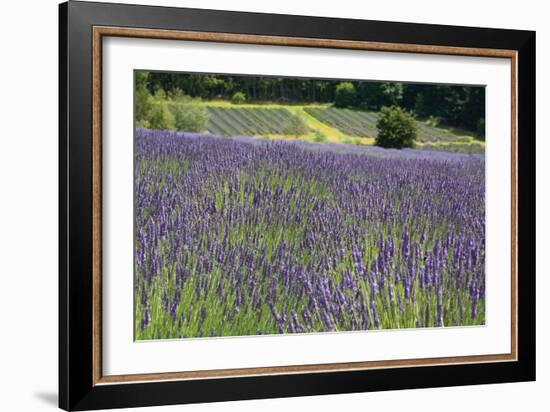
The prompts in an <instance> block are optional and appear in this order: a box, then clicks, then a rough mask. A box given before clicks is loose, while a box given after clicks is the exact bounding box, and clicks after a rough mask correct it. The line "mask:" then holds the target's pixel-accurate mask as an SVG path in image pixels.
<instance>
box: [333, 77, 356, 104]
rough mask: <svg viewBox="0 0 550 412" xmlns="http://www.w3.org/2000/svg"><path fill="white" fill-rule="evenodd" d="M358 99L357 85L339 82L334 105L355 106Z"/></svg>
mask: <svg viewBox="0 0 550 412" xmlns="http://www.w3.org/2000/svg"><path fill="white" fill-rule="evenodd" d="M356 101H357V94H356V91H355V86H354V85H353V83H351V82H342V83H338V85H337V86H336V90H335V92H334V106H336V107H353V106H355V104H356Z"/></svg>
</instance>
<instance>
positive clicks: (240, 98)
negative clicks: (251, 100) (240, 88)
mask: <svg viewBox="0 0 550 412" xmlns="http://www.w3.org/2000/svg"><path fill="white" fill-rule="evenodd" d="M231 102H232V103H235V104H243V103H244V102H246V96H245V94H244V93H243V92H235V93H233V96H231Z"/></svg>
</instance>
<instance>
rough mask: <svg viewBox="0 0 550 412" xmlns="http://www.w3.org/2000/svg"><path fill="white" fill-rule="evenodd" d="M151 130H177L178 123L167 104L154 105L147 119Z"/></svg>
mask: <svg viewBox="0 0 550 412" xmlns="http://www.w3.org/2000/svg"><path fill="white" fill-rule="evenodd" d="M146 120H147V121H148V122H149V127H150V128H151V129H167V130H176V121H175V118H174V115H173V114H172V112H171V111H170V110H169V109H168V106H167V105H166V103H163V102H161V103H154V104H153V105H152V107H151V110H149V113H148V116H147V119H146Z"/></svg>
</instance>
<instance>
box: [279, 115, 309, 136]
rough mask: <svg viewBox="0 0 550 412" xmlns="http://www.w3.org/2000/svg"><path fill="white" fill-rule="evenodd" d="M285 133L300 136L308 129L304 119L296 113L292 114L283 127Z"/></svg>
mask: <svg viewBox="0 0 550 412" xmlns="http://www.w3.org/2000/svg"><path fill="white" fill-rule="evenodd" d="M283 130H284V133H285V134H291V135H294V136H300V135H303V134H306V133H307V132H308V131H309V128H308V127H307V123H306V121H305V120H304V119H303V118H302V117H301V116H298V115H292V116H290V118H289V119H288V120H287V122H286V124H285V125H284V127H283Z"/></svg>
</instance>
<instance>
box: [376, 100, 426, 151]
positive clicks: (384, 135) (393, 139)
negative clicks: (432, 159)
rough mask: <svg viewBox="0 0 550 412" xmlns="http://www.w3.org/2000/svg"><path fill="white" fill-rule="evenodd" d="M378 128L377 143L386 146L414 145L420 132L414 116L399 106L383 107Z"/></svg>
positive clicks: (402, 146)
mask: <svg viewBox="0 0 550 412" xmlns="http://www.w3.org/2000/svg"><path fill="white" fill-rule="evenodd" d="M376 128H377V129H378V135H377V137H376V145H377V146H381V147H386V148H396V149H401V148H404V147H413V146H414V141H415V139H416V136H417V133H418V131H417V127H416V121H415V120H414V117H413V116H412V115H410V114H409V113H407V112H405V111H404V110H403V109H401V108H400V107H398V106H391V107H382V109H381V110H380V117H379V119H378V122H377V124H376Z"/></svg>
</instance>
